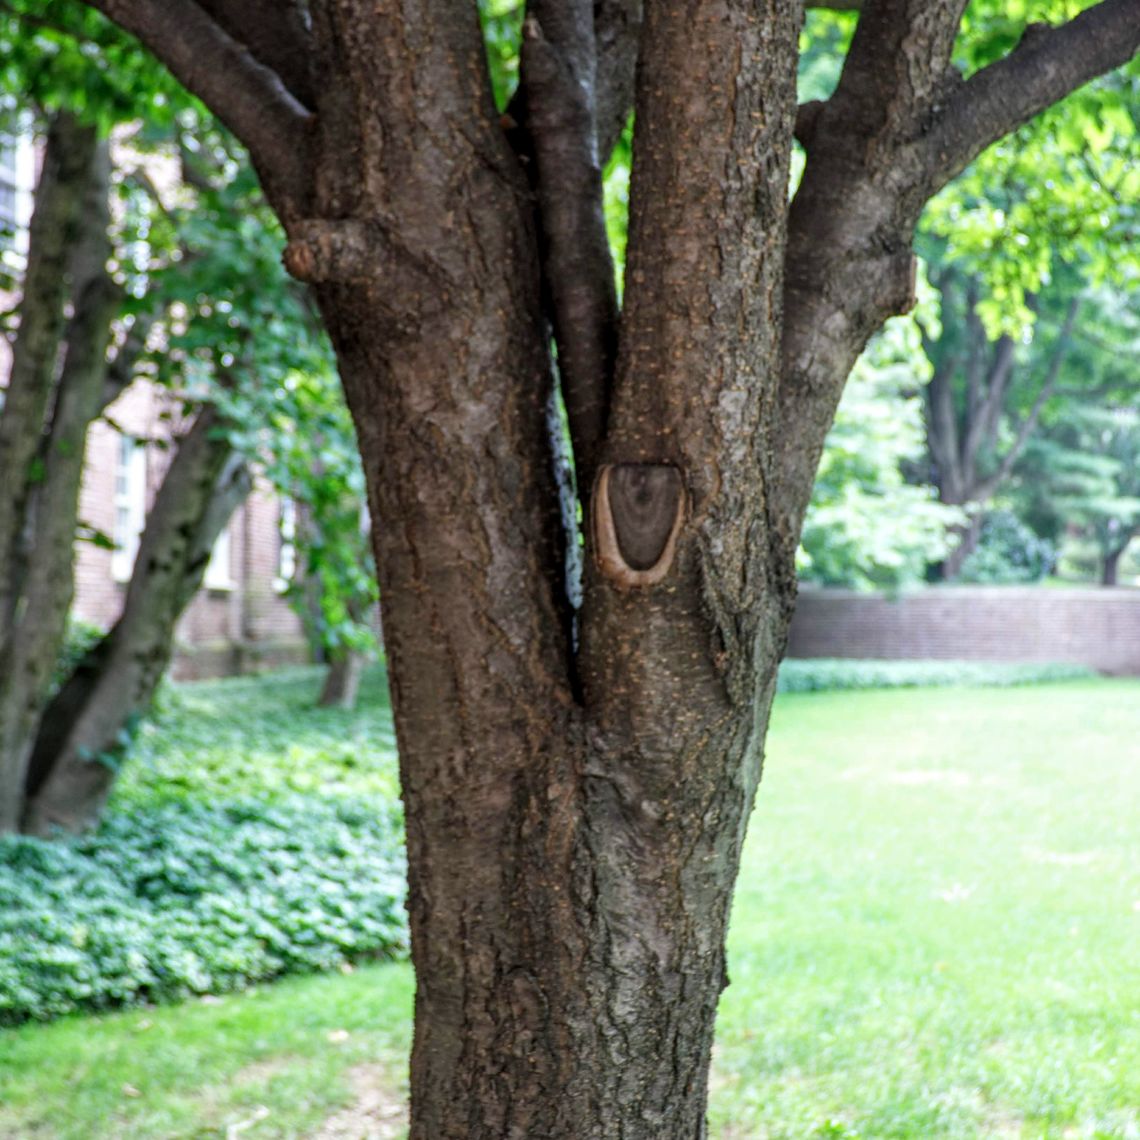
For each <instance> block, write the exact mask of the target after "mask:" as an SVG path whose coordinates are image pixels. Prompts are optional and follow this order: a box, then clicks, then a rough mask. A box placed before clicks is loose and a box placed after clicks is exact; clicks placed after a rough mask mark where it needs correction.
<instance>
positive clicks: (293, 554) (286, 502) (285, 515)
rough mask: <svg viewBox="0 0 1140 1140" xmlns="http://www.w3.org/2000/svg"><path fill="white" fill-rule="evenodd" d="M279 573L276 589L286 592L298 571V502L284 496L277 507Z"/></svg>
mask: <svg viewBox="0 0 1140 1140" xmlns="http://www.w3.org/2000/svg"><path fill="white" fill-rule="evenodd" d="M277 538H278V545H277V575H276V577H275V578H274V579H273V586H274V589H276V590H277V592H278V593H279V594H281V593H284V592H285V591H286V590H287V589H289V586H290V585H291V584H292V581H293V578H294V577H295V575H296V573H297V502H296V500H295V499H292V498H290V497H289V496H288V495H286V496H283V497H282V498H281V499H280V500H279V503H278V509H277Z"/></svg>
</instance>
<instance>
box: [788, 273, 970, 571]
mask: <svg viewBox="0 0 1140 1140" xmlns="http://www.w3.org/2000/svg"><path fill="white" fill-rule="evenodd" d="M924 293H925V296H924V298H923V300H922V302H921V303H920V304H919V305H918V306H917V307H916V310H915V313H914V314H912V315H911V316H910V317H898V318H895V319H894V320H891V321H888V322H887V324H886V326H885V327H884V328H883V330H882V332H880V333H878V334H877V335H876V336H875V337H874V338H873V339H872V341H871V343H870V344H869V345H868V347H867V350H866V351H865V352H864V353H863V355H862V356H861V357H860V358H859V361H858V363H857V364H856V365H855V367H854V369H853V370H852V372H851V376H850V378H849V379H848V381H847V387H846V389H845V390H844V393H843V399H842V400H841V401H840V403H839V408H838V410H837V412H836V415H835V423H834V424H833V425H832V428H831V430H830V431H829V432H828V435H827V440H826V442H825V444H824V449H823V456H822V458H821V460H820V464H819V470H818V472H817V474H816V480H815V488H814V490H813V492H812V498H811V504H810V505H809V507H808V511H807V516H806V518H805V519H804V529H803V536H802V539H801V550H800V558H799V565H800V577H801V579H802V580H804V581H809V582H819V583H821V584H823V585H829V586H851V587H863V588H866V587H877V588H886V589H897V588H899V587H901V586H905V585H908V584H913V583H917V582H921V581H922V580H923V579H924V578H925V576H926V568H927V565H928V564H929V563H931V562H938V561H940V560H941V559H942V558H944V557H946V555H947V554H948V553H949V551H950V550H951V548H952V547H953V546H954V535H953V528H954V527H955V526H961V525H962V524H963V523H964V522H965V519H964V517H963V516H962V515H961V513H960V512H959V511H957V510H955V509H954V508H953V507H949V506H946V505H945V504H942V503H939V502H938V501H937V494H936V491H935V488H933V487H932V486H929V485H921V484H917V483H915V482H913V481H912V480H910V479H908V475H909V474H910V473H911V472H912V471H913V470H914V469H916V468H921V466H922V458H923V456H924V454H925V443H926V436H925V432H924V427H923V414H922V398H921V396H920V394H919V393H920V391H922V390H923V389H924V387H925V384H926V381H927V380H928V378H929V374H930V368H929V365H928V363H927V361H926V359H925V357H924V356H923V353H922V341H921V336H920V332H919V325H918V323H917V322H916V317H917V316H918V315H919V314H921V323H922V326H923V327H925V328H927V329H933V328H936V327H937V326H938V320H939V318H938V300H937V296H936V295H935V294H934V293H933V291H932V290H931V289H930V288H929V286H926V287H925V290H924Z"/></svg>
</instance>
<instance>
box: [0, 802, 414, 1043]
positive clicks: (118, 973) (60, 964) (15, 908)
mask: <svg viewBox="0 0 1140 1140" xmlns="http://www.w3.org/2000/svg"><path fill="white" fill-rule="evenodd" d="M403 893H404V861H403V852H402V847H401V844H400V834H399V821H398V817H397V816H396V814H395V813H394V812H393V810H392V809H391V808H390V807H388V806H386V805H385V803H384V802H383V801H380V800H378V799H375V798H365V797H358V798H355V799H343V800H342V799H337V800H323V801H322V800H317V799H312V798H305V799H301V798H299V797H297V798H293V799H290V800H284V801H280V802H277V803H272V804H271V803H268V802H265V801H258V800H248V801H244V802H238V803H231V804H227V805H226V806H224V807H208V806H204V805H196V804H192V803H167V804H164V805H162V806H159V807H154V808H149V809H141V808H140V809H136V810H134V811H128V812H123V813H120V814H115V815H112V816H110V817H109V818H108V819H107V820H106V821H105V822H104V824H103V826H102V827H100V828H99V830H98V831H97V832H95V833H93V834H91V835H89V836H84V837H81V838H78V839H69V840H54V841H52V842H45V841H43V840H38V839H31V838H28V837H12V838H8V839H5V840H3V841H0V1023H7V1024H11V1023H14V1022H17V1021H21V1020H24V1019H27V1018H48V1017H53V1016H56V1015H58V1014H62V1013H68V1012H71V1011H73V1010H80V1009H84V1010H94V1009H101V1008H106V1007H109V1006H114V1005H123V1004H131V1003H136V1002H139V1001H144V1000H145V1001H156V1000H167V999H172V998H178V997H183V996H187V995H190V994H202V993H216V992H223V991H227V990H233V989H237V988H239V987H241V986H243V985H247V984H249V983H251V982H254V981H260V980H263V979H268V978H273V977H276V976H278V975H281V974H284V973H294V972H299V971H307V970H323V969H330V968H334V967H336V966H339V965H341V964H343V963H346V962H351V961H354V960H358V959H363V958H373V957H383V956H394V955H397V954H400V953H402V952H403V950H404V949H405V946H406V933H405V925H404V913H403V906H402V899H403Z"/></svg>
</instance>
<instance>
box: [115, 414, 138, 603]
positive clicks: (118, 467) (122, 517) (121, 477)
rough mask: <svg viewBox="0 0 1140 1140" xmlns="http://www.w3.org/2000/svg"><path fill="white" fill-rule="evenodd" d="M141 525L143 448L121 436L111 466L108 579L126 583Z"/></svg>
mask: <svg viewBox="0 0 1140 1140" xmlns="http://www.w3.org/2000/svg"><path fill="white" fill-rule="evenodd" d="M145 525H146V448H145V447H144V446H143V445H142V444H141V443H139V442H138V440H136V439H132V438H131V437H130V436H129V435H121V436H119V452H118V457H117V462H116V464H115V534H114V539H115V550H114V553H113V554H112V555H111V576H112V577H113V578H114V579H115V581H116V582H126V581H128V580H129V579H130V576H131V571H132V570H133V569H134V565H135V555H137V554H138V552H139V535H141V534H142V532H143V527H144V526H145Z"/></svg>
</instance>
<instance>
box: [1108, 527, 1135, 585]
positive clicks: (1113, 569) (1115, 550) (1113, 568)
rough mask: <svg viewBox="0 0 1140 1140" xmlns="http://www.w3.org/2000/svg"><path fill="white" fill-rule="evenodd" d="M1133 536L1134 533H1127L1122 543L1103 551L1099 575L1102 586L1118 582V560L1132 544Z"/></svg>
mask: <svg viewBox="0 0 1140 1140" xmlns="http://www.w3.org/2000/svg"><path fill="white" fill-rule="evenodd" d="M1133 537H1134V534H1129V536H1128V538H1127V539H1126V540H1125V541H1124V543H1122V544H1121V545H1119V546H1115V547H1110V548H1109V549H1108V550H1106V551H1105V555H1104V566H1103V567H1102V568H1101V575H1100V584H1101V585H1102V586H1116V585H1118V584H1119V582H1118V579H1119V574H1120V560H1121V559H1122V558H1123V557H1124V554H1125V552H1126V551H1127V550H1128V548H1129V547H1130V546H1131V545H1132V539H1133Z"/></svg>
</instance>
